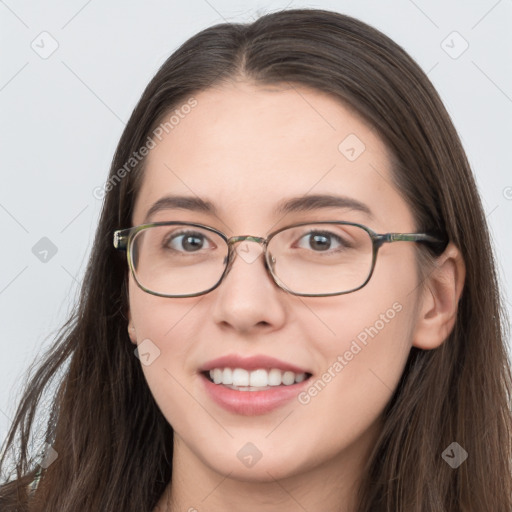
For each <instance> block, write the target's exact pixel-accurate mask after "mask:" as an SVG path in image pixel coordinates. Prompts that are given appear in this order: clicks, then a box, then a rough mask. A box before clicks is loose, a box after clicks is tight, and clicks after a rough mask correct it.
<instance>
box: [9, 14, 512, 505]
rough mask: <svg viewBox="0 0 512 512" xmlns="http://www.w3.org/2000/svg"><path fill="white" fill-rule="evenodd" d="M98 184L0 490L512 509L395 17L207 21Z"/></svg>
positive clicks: (485, 237) (455, 183)
mask: <svg viewBox="0 0 512 512" xmlns="http://www.w3.org/2000/svg"><path fill="white" fill-rule="evenodd" d="M105 192H106V195H105V202H104V206H103V211H102V215H101V219H100V222H99V226H98V231H97V235H96V239H95V244H94V247H93V249H92V254H91V257H90V263H89V266H88V268H87V272H86V276H85V278H84V282H83V287H82V294H81V297H80V302H79V304H78V305H77V307H76V310H75V313H74V314H73V316H72V317H71V318H70V319H69V321H68V322H67V323H66V325H65V326H64V327H63V329H62V331H61V333H60V335H59V339H58V340H57V343H56V345H55V347H54V348H53V349H52V351H51V352H50V353H49V354H48V355H47V357H46V359H45V361H44V362H43V363H42V364H41V366H40V369H39V371H38V372H37V374H36V375H35V377H34V378H33V380H32V382H31V383H30V386H29V388H28V390H27V392H26V394H25V396H24V397H23V400H22V402H21V404H20V407H19V409H18V412H17V415H16V417H15V420H14V424H13V426H12V429H11V431H10V433H9V436H8V438H7V440H6V446H5V448H6V452H5V455H4V457H3V459H2V460H1V461H0V463H1V466H2V470H4V468H6V467H7V464H8V454H9V453H10V452H11V450H12V449H14V448H16V446H17V445H16V441H17V437H16V436H21V437H20V438H19V448H18V450H19V455H18V456H17V457H15V458H14V462H15V463H16V472H15V474H14V475H11V478H9V479H8V480H9V481H8V482H6V483H5V485H4V486H3V487H2V490H1V494H0V504H1V505H2V510H6V511H7V510H27V511H31V512H32V511H42V510H45V511H48V510H58V511H73V512H76V511H90V510H101V511H110V510H123V511H131V510H133V511H141V510H147V511H157V510H158V511H170V510H172V511H175V510H189V511H194V510H197V511H203V510H208V511H213V512H215V511H219V510H222V511H227V510H233V511H238V510H244V511H256V510H257V511H267V510H275V509H276V508H277V507H279V510H282V511H292V510H310V511H312V510H315V511H316V510H322V511H343V512H349V511H350V512H352V511H358V512H363V511H364V512H375V511H386V512H391V511H393V512H396V511H408V512H415V511H417V512H419V511H427V510H428V511H436V512H438V511H450V512H455V511H466V512H467V511H479V512H480V511H484V510H489V511H493V512H498V511H500V512H501V511H502V512H506V511H507V512H508V511H510V510H511V509H512V486H511V481H512V479H511V476H512V472H511V467H510V459H511V458H510V455H511V450H510V448H511V446H510V440H511V436H510V433H511V431H510V426H511V410H510V402H509V397H510V393H511V391H512V386H511V375H510V367H509V365H508V360H507V353H506V347H505V343H504V332H503V331H504V325H505V324H504V321H505V318H504V316H503V315H504V313H503V310H502V309H501V305H500V297H499V293H498V285H497V278H496V273H495V266H494V260H493V254H492V248H491V246H490V242H489V234H488V230H487V226H486V221H485V216H484V213H483V209H482V205H481V202H480V198H479V196H478V192H477V190H476V186H475V181H474V178H473V175H472V173H471V170H470V167H469V164H468V162H467V159H466V156H465V154H464V151H463V148H462V146H461V143H460V140H459V138H458V136H457V134H456V132H455V129H454V127H453V125H452V123H451V121H450V118H449V116H448V114H447V112H446V110H445V108H444V107H443V105H442V103H441V101H440V99H439V96H438V94H437V93H436V91H435V90H434V88H433V87H432V85H431V83H430V82H429V80H428V79H427V77H426V76H425V74H424V73H423V72H422V71H421V69H420V68H419V67H418V66H417V65H416V64H415V63H414V61H413V60H412V59H411V58H410V57H409V56H408V55H407V54H406V53H405V52H404V51H403V50H402V49H401V48H400V47H399V46H397V45H396V44H395V43H394V42H392V41H391V40H390V39H389V38H387V37H386V36H384V35H383V34H382V33H380V32H378V31H377V30H375V29H373V28H371V27H370V26H368V25H366V24H364V23H362V22H360V21H358V20H355V19H353V18H350V17H348V16H344V15H342V14H337V13H333V12H328V11H321V10H288V11H283V12H278V13H274V14H270V15H266V16H263V17H261V18H260V19H258V20H257V21H255V22H254V23H252V24H247V25H241V24H222V25H218V26H215V27H212V28H209V29H207V30H204V31H202V32H201V33H199V34H197V35H196V36H194V37H192V38H191V39H190V40H189V41H187V42H186V43H185V44H184V45H183V46H182V47H181V48H179V49H178V50H177V51H176V52H175V53H174V54H173V55H172V56H171V57H170V58H169V59H168V60H167V61H166V62H165V63H164V65H163V66H162V67H161V69H160V70H159V71H158V73H157V74H156V76H155V77H154V78H153V80H152V81H151V82H150V84H149V85H148V87H147V88H146V90H145V92H144V93H143V96H142V98H141V100H140V102H139V104H138V105H137V107H136V108H135V110H134V112H133V114H132V116H131V118H130V120H129V122H128V124H127V126H126V129H125V131H124V133H123V135H122V137H121V140H120V142H119V146H118V148H117V151H116V154H115V158H114V161H113V165H112V168H111V171H110V176H109V179H108V181H107V183H106V186H105ZM63 370H64V371H65V373H64V376H63V377H62V380H61V383H60V385H59V387H58V392H57V393H56V394H55V397H54V400H53V408H52V411H51V412H52V414H51V417H50V421H49V423H48V428H47V431H46V436H45V439H46V444H43V443H40V445H41V446H42V447H43V455H44V457H43V459H42V460H39V463H36V461H34V460H33V459H31V458H32V457H33V456H34V454H33V453H31V452H30V450H29V448H28V436H29V434H30V433H31V431H32V427H33V426H32V422H33V417H34V414H35V411H36V406H37V404H38V400H39V398H40V396H41V394H42V393H43V391H44V389H45V387H46V386H48V385H49V383H51V382H52V380H53V379H54V378H56V376H58V372H59V371H63ZM4 471H5V470H4Z"/></svg>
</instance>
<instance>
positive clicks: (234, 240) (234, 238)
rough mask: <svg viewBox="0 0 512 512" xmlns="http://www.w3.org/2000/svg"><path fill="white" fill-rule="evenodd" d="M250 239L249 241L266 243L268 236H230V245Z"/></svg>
mask: <svg viewBox="0 0 512 512" xmlns="http://www.w3.org/2000/svg"><path fill="white" fill-rule="evenodd" d="M246 240H248V241H249V242H256V243H257V244H265V242H266V240H267V239H266V238H263V237H261V236H251V235H240V236H232V237H231V238H228V245H233V244H236V243H237V242H244V241H246Z"/></svg>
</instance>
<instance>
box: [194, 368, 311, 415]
mask: <svg viewBox="0 0 512 512" xmlns="http://www.w3.org/2000/svg"><path fill="white" fill-rule="evenodd" d="M201 379H202V380H203V382H204V385H205V388H206V391H207V392H208V394H209V395H210V397H211V398H212V400H213V401H214V402H215V403H217V404H218V405H220V406H221V407H223V408H224V409H226V410H227V411H229V412H233V413H235V414H241V415H243V416H256V415H259V414H265V413H268V412H271V411H273V410H275V409H277V408H278V407H281V406H283V405H285V404H286V403H287V402H290V401H291V400H293V399H294V398H297V395H298V394H299V393H300V391H301V389H302V388H304V387H305V386H307V385H308V384H309V380H310V379H306V380H304V381H302V382H297V383H295V384H291V385H289V386H275V387H273V388H271V389H265V390H263V391H237V390H235V389H230V388H227V387H226V386H223V385H222V384H215V383H213V382H212V381H211V380H209V379H208V378H206V376H205V375H203V374H201Z"/></svg>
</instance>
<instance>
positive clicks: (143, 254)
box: [114, 221, 444, 297]
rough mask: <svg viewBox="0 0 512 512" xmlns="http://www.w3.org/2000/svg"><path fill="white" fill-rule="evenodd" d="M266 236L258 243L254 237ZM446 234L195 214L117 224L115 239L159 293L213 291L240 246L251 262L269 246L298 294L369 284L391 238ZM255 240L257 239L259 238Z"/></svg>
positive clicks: (280, 280)
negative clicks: (214, 220) (223, 222)
mask: <svg viewBox="0 0 512 512" xmlns="http://www.w3.org/2000/svg"><path fill="white" fill-rule="evenodd" d="M245 241H247V242H256V243H257V244H261V245H259V246H258V247H257V249H258V251H257V255H256V256H255V251H254V250H250V248H249V244H245V245H244V247H243V248H242V247H241V246H238V247H237V249H236V250H235V244H236V243H238V242H245ZM390 242H425V243H429V244H434V245H438V246H440V245H442V244H444V242H443V241H442V240H440V239H438V238H436V237H434V236H431V235H427V234H424V233H386V234H378V233H375V232H374V231H373V230H371V229H370V228H368V227H366V226H363V225H361V224H355V223H352V222H341V221H320V222H314V223H311V222H307V223H300V224H294V225H291V226H287V227H285V228H281V229H279V230H277V231H274V232H272V233H270V234H269V235H268V236H267V237H266V238H262V237H257V236H249V235H247V236H246V235H244V236H232V237H230V238H229V237H227V236H226V235H225V234H224V233H222V232H221V231H218V230H217V229H215V228H212V227H210V226H205V225H203V224H195V223H191V222H156V223H152V224H143V225H140V226H134V227H131V228H127V229H120V230H117V231H115V232H114V247H115V248H116V249H118V250H122V251H126V253H127V259H128V265H129V267H130V270H131V272H132V275H133V277H134V279H135V282H136V283H137V285H138V286H139V287H140V288H141V289H142V290H144V291H145V292H147V293H150V294H152V295H157V296H160V297H195V296H198V295H203V294H205V293H208V292H210V291H212V290H214V289H215V288H217V286H219V284H220V283H221V281H222V279H223V278H224V276H226V274H227V273H228V272H229V270H230V268H231V266H232V264H233V261H234V259H235V254H238V255H239V256H240V257H241V258H242V259H244V260H245V261H246V262H247V263H252V262H253V261H255V259H256V258H257V257H258V256H259V253H261V248H263V253H264V264H265V268H266V269H267V271H268V272H269V273H270V275H271V276H272V278H273V280H274V281H275V283H276V284H277V286H279V287H280V288H281V289H283V290H285V291H287V292H288V293H291V294H293V295H301V296H305V297H327V296H331V295H342V294H345V293H350V292H354V291H356V290H359V289H360V288H362V287H363V286H365V285H366V284H367V283H368V281H369V280H370V278H371V276H372V273H373V270H374V268H375V261H376V259H377V252H378V250H379V248H380V247H382V245H383V244H384V243H390ZM253 248H254V246H253Z"/></svg>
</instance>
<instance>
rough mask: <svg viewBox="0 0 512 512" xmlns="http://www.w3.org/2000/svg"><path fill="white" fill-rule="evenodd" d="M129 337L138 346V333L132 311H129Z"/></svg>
mask: <svg viewBox="0 0 512 512" xmlns="http://www.w3.org/2000/svg"><path fill="white" fill-rule="evenodd" d="M128 335H129V336H130V340H131V342H132V343H133V344H134V345H137V333H136V332H135V326H134V325H133V322H132V315H131V313H130V311H128Z"/></svg>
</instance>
